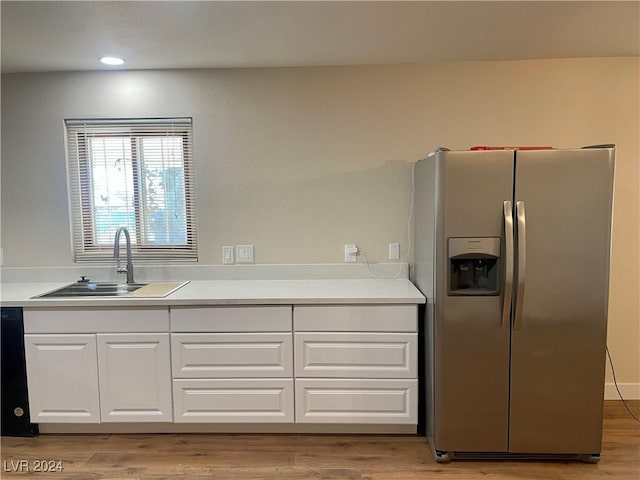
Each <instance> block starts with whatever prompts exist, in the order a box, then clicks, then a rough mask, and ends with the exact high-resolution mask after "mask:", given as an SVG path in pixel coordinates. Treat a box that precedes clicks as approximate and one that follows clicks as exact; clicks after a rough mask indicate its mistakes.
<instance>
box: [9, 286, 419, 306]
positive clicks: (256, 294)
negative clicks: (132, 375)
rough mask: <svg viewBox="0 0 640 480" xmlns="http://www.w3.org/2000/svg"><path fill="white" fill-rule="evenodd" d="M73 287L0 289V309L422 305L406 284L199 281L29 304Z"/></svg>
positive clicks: (411, 288) (412, 287)
mask: <svg viewBox="0 0 640 480" xmlns="http://www.w3.org/2000/svg"><path fill="white" fill-rule="evenodd" d="M69 283H72V282H39V283H3V284H2V285H0V303H1V304H2V306H3V307H96V306H100V307H107V306H109V307H111V306H113V307H135V306H158V305H166V306H171V305H234V304H235V305H278V304H298V305H299V304H349V303H351V304H353V303H387V304H389V303H395V304H402V303H405V304H406V303H413V304H419V303H425V301H426V300H425V297H424V296H423V295H422V294H421V293H420V291H419V290H418V289H417V288H416V287H415V286H414V285H413V284H412V283H411V282H410V281H409V280H407V279H393V280H384V279H341V280H211V281H209V280H198V281H192V282H189V283H188V284H186V285H185V286H183V287H181V288H180V289H178V290H177V291H175V292H173V293H171V294H170V295H168V296H166V297H163V298H157V297H156V298H151V297H109V298H104V297H102V298H96V297H82V298H32V297H34V296H36V295H40V294H43V293H46V292H50V291H52V290H55V289H57V288H60V287H63V286H65V285H68V284H69Z"/></svg>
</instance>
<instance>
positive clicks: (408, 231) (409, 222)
mask: <svg viewBox="0 0 640 480" xmlns="http://www.w3.org/2000/svg"><path fill="white" fill-rule="evenodd" d="M415 177H416V163H415V162H414V163H413V164H412V165H411V202H410V203H409V218H408V219H407V253H405V255H404V257H403V258H402V260H400V263H399V264H398V265H399V266H400V268H399V269H398V273H396V274H395V275H394V276H392V277H380V276H377V275H374V274H373V273H371V265H370V264H369V259H368V258H367V255H366V253H364V251H363V250H362V249H360V248H358V249H357V251H356V255H360V254H362V257H363V258H364V261H365V263H366V264H367V273H368V274H369V278H373V279H378V280H394V279H396V278H398V277H399V276H400V274H401V273H402V266H403V265H404V264H405V262H406V261H407V259H408V258H409V255H410V254H411V218H412V217H413V205H414V202H415V199H414V196H415V193H416V183H415ZM407 268H409V266H408V265H407ZM408 274H409V272H408V271H407V275H408Z"/></svg>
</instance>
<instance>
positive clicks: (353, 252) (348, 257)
mask: <svg viewBox="0 0 640 480" xmlns="http://www.w3.org/2000/svg"><path fill="white" fill-rule="evenodd" d="M357 255H358V247H357V245H345V246H344V261H345V262H346V263H355V262H357V261H358V258H357Z"/></svg>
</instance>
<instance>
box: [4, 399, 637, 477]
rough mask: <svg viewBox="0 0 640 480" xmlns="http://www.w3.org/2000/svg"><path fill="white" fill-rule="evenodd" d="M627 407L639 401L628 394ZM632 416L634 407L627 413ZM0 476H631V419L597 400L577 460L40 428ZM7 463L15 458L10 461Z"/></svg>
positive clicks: (16, 442) (382, 441) (351, 441)
mask: <svg viewBox="0 0 640 480" xmlns="http://www.w3.org/2000/svg"><path fill="white" fill-rule="evenodd" d="M629 403H630V405H631V407H632V409H633V410H634V412H638V411H639V410H640V401H632V402H629ZM636 416H637V415H636ZM1 456H2V460H3V465H2V466H3V471H2V474H1V476H2V478H16V479H17V478H20V476H22V477H24V476H25V475H24V474H20V473H12V472H10V471H7V470H12V466H15V465H16V462H17V461H18V460H28V461H29V467H30V468H31V469H33V466H34V461H35V460H36V459H48V460H62V461H64V471H63V472H57V473H39V474H36V475H35V478H47V479H54V480H55V479H78V480H80V479H82V480H85V479H87V480H89V479H127V480H135V479H145V480H146V479H153V480H158V479H195V480H204V479H219V480H238V479H250V480H258V479H264V480H291V479H325V480H329V479H344V480H350V479H367V480H383V479H384V480H423V479H432V478H440V479H443V480H446V479H451V480H471V479H481V478H484V479H490V480H493V479H497V480H519V479H527V480H529V479H540V480H554V479H557V480H589V479H604V478H606V479H608V480H614V479H615V480H637V479H640V425H639V424H638V423H635V422H634V420H633V419H632V418H631V417H630V416H629V414H628V413H627V412H626V410H625V409H624V407H623V406H622V403H621V402H615V401H607V402H605V421H604V438H603V448H602V459H601V460H600V463H598V464H596V465H590V464H582V463H577V462H516V461H505V462H493V461H492V462H488V461H484V462H476V461H455V462H451V463H449V464H445V465H441V464H437V463H435V462H434V461H433V459H432V458H431V454H430V452H429V449H428V447H427V444H426V440H425V438H424V437H419V436H380V435H363V436H357V435H244V434H243V435H220V434H153V435H137V434H136V435H131V434H122V435H41V436H40V437H37V438H8V437H4V438H2V452H1ZM11 462H14V463H11Z"/></svg>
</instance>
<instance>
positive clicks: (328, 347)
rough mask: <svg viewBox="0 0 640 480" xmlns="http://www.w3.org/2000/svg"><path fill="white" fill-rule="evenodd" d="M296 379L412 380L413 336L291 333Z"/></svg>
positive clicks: (414, 361)
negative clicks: (293, 335) (293, 340)
mask: <svg viewBox="0 0 640 480" xmlns="http://www.w3.org/2000/svg"><path fill="white" fill-rule="evenodd" d="M295 350H296V360H295V363H296V377H334V378H335V377H343V378H345V377H352V378H353V377H355V378H416V377H417V376H418V373H417V366H418V352H417V350H418V336H417V334H416V333H346V332H334V333H323V332H311V333H310V332H304V333H296V334H295Z"/></svg>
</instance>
